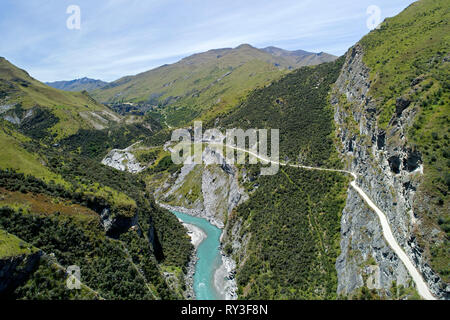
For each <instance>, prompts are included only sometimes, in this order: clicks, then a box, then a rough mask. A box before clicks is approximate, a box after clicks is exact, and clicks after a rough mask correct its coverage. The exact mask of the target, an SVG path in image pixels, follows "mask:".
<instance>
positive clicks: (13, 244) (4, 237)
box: [0, 229, 37, 259]
mask: <svg viewBox="0 0 450 320" xmlns="http://www.w3.org/2000/svg"><path fill="white" fill-rule="evenodd" d="M36 251H37V249H36V248H34V247H33V246H31V245H29V244H28V243H26V242H24V241H22V240H21V239H19V238H17V237H16V236H14V235H12V234H9V233H8V232H6V231H5V230H1V229H0V259H4V258H9V257H15V256H19V255H23V254H25V255H28V254H31V253H34V252H36Z"/></svg>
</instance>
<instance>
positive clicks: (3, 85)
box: [0, 0, 450, 300]
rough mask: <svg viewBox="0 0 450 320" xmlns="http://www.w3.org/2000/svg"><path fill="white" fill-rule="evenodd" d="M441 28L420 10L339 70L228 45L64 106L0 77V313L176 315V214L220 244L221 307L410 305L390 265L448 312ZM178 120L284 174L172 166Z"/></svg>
mask: <svg viewBox="0 0 450 320" xmlns="http://www.w3.org/2000/svg"><path fill="white" fill-rule="evenodd" d="M449 21H450V16H449V11H448V5H447V1H445V0H421V1H417V2H414V3H413V4H411V5H410V6H408V7H407V8H406V9H405V10H404V11H403V12H401V13H400V14H398V15H397V16H395V17H392V18H388V19H386V20H385V21H383V22H382V23H381V24H380V26H379V27H378V28H376V29H374V30H372V31H371V32H369V33H368V34H367V35H366V36H364V37H363V38H362V39H361V40H360V41H358V42H357V43H356V44H355V45H353V46H352V47H351V48H349V49H348V51H347V52H346V53H345V54H344V55H343V56H342V57H339V58H337V57H334V56H331V55H328V54H326V53H318V54H315V53H308V52H304V51H301V50H298V51H286V50H283V49H279V48H276V47H267V48H264V49H257V48H254V47H252V46H250V45H247V44H244V45H241V46H238V47H236V48H224V49H215V50H210V51H207V52H204V53H199V54H195V55H192V56H189V57H186V58H184V59H182V60H180V61H179V62H177V63H174V64H171V65H164V66H161V67H159V68H156V69H153V70H150V71H147V72H144V73H141V74H138V75H135V76H127V77H123V78H121V79H118V80H116V81H113V82H111V83H108V84H104V83H97V80H93V81H91V80H89V79H85V78H84V79H79V80H74V81H71V82H72V83H71V84H69V83H61V84H58V86H62V87H64V88H65V89H67V88H71V90H74V91H78V90H82V91H80V92H71V91H63V90H59V89H56V88H52V87H50V86H48V85H46V84H43V83H41V82H39V81H38V80H36V79H34V78H32V77H31V76H30V75H29V74H28V73H27V72H26V71H25V70H22V69H20V68H18V67H17V66H14V65H13V64H11V63H10V62H9V61H8V60H6V59H5V58H0V145H1V147H2V152H1V153H0V297H2V298H3V297H5V298H9V299H11V298H13V299H144V300H146V299H193V298H195V292H194V291H193V281H194V280H193V278H194V276H193V275H194V272H195V261H196V259H195V254H196V251H195V250H196V249H195V242H194V243H193V241H191V238H190V236H192V231H191V232H189V233H188V230H187V229H186V227H185V226H183V224H182V223H181V222H180V221H179V220H178V219H177V218H176V217H175V215H173V214H172V213H171V212H170V211H169V210H172V211H173V210H175V211H179V212H184V213H188V214H190V215H193V216H196V217H201V218H205V219H207V220H208V221H209V222H211V223H213V224H215V225H216V226H218V227H219V228H221V229H222V235H221V237H220V246H219V247H218V249H217V250H218V252H219V254H220V255H218V256H221V259H222V261H223V262H224V263H223V266H224V268H225V269H226V270H225V277H224V280H223V282H224V283H226V285H225V286H224V288H221V289H223V290H224V291H226V292H227V297H231V298H233V299H234V298H238V299H257V300H261V299H283V300H285V299H320V300H323V299H393V300H406V299H420V298H424V295H423V292H422V291H420V290H419V287H418V285H417V281H416V279H415V278H414V277H413V276H412V273H411V270H410V268H409V269H408V268H407V267H406V265H405V264H404V263H403V262H402V261H403V260H402V258H404V259H408V261H410V264H411V266H412V268H413V269H414V270H416V272H418V274H419V277H420V278H421V279H422V280H423V282H424V283H425V288H426V290H427V291H429V292H430V295H431V296H432V297H433V298H437V299H448V298H449V296H450V289H449V288H450V285H449V283H450V270H449V248H450V243H449V237H450V236H449V235H450V216H449V215H450V210H449V187H450V175H449V172H450V160H449V159H450V149H449V138H448V137H449V130H450V129H449V127H448V124H449V119H450V108H449V107H448V106H449V105H450V90H449V88H450V85H449V77H448V75H449V73H448V71H449V70H450V67H449V63H450V57H449V44H450V34H449V33H448V29H449V27H448V22H449ZM83 82H84V84H85V85H86V84H88V83H89V86H88V87H86V86H85V87H80V86H81V85H82V83H83ZM91 84H92V85H93V86H92V87H91ZM99 85H101V87H97V88H96V89H94V87H95V86H99ZM88 89H89V92H87V91H88ZM91 89H92V91H91ZM133 108H135V109H138V110H140V112H139V113H136V112H134V111H136V110H134V109H133ZM142 110H145V111H142ZM116 111H117V112H116ZM193 120H203V124H204V129H210V128H218V129H220V130H225V129H230V128H242V129H244V130H245V129H251V128H260V129H270V128H277V129H279V133H280V145H279V147H280V148H279V151H280V162H283V163H284V164H287V165H285V166H280V168H279V171H278V172H277V173H276V174H274V175H272V176H264V175H261V174H260V165H252V164H234V163H226V162H225V163H223V164H222V165H219V166H214V165H193V164H189V163H186V164H175V163H173V162H172V160H171V150H172V149H171V148H172V147H173V144H174V143H175V142H173V141H170V140H171V133H172V131H173V129H175V128H180V127H183V128H188V129H190V130H191V129H192V122H193ZM201 150H202V152H204V156H205V158H208V157H209V156H210V154H209V153H208V152H211V150H210V149H209V147H208V146H207V145H204V144H202V149H201ZM215 156H217V155H215ZM290 165H293V166H290ZM316 169H320V170H316ZM349 173H350V174H349ZM355 185H356V186H358V188H359V189H360V190H362V192H363V193H364V194H365V195H366V196H367V198H369V199H370V201H372V202H373V203H374V204H375V206H376V207H377V208H378V210H379V211H381V212H382V214H383V215H385V217H386V221H387V224H388V228H386V226H385V225H382V223H381V220H380V219H379V218H378V212H375V211H373V207H371V206H368V205H367V200H365V199H364V198H363V197H361V193H359V192H358V189H356V188H355V187H354V186H355ZM386 229H389V232H391V234H392V238H393V239H394V241H395V243H396V244H397V246H398V248H400V249H398V248H397V249H394V248H393V246H392V245H391V244H390V242H389V241H388V239H387V237H386ZM399 250H400V251H401V252H403V254H404V257H403V256H401V257H402V258H400V256H399V255H398V252H399ZM74 265H75V266H80V267H81V272H82V278H81V290H67V289H66V274H67V272H68V268H69V266H74ZM408 266H409V265H408Z"/></svg>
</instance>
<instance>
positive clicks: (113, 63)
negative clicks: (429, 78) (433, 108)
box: [0, 0, 414, 81]
mask: <svg viewBox="0 0 450 320" xmlns="http://www.w3.org/2000/svg"><path fill="white" fill-rule="evenodd" d="M412 2H414V1H412V0H379V1H377V0H339V1H337V0H237V1H236V0H95V1H93V0H70V1H68V0H0V56H3V57H5V58H6V59H8V60H9V61H10V62H11V63H13V64H15V65H17V66H19V67H20V68H22V69H25V70H27V71H28V72H29V73H30V74H31V75H32V76H33V77H34V78H36V79H38V80H40V81H56V80H72V79H77V78H81V77H89V78H94V79H101V80H104V81H113V80H116V79H118V78H120V77H122V76H126V75H134V74H137V73H139V72H144V71H147V70H150V69H153V68H155V67H157V66H160V65H162V64H166V63H174V62H176V61H178V60H180V59H181V58H183V57H186V56H189V55H191V54H194V53H198V52H204V51H207V50H210V49H217V48H226V47H236V46H238V45H240V44H242V43H248V44H251V45H252V46H255V47H257V48H263V47H266V46H277V47H280V48H283V49H287V50H298V49H302V50H307V51H312V52H321V51H323V52H327V53H331V54H334V55H342V54H344V53H345V52H346V50H347V49H348V48H349V47H351V46H352V45H353V44H355V43H356V42H357V41H358V40H359V39H360V38H361V37H362V36H364V35H365V34H367V33H368V32H369V31H370V29H369V27H368V22H369V26H370V24H372V25H373V22H374V21H377V12H379V13H380V14H379V17H380V19H381V21H382V20H383V19H384V18H385V17H391V16H394V15H396V14H398V13H399V12H401V11H402V10H403V9H404V8H406V7H407V6H408V5H409V4H411V3H412ZM72 5H75V6H78V8H79V9H80V15H79V17H80V19H79V21H80V24H79V26H80V28H79V29H78V28H76V27H77V25H76V21H77V20H76V19H75V18H76V16H74V11H69V13H67V9H68V7H69V6H72ZM371 6H376V7H377V8H378V9H379V11H377V10H375V11H371V8H372V7H371ZM68 20H69V21H68ZM68 22H69V26H70V28H69V27H68ZM74 26H75V28H74Z"/></svg>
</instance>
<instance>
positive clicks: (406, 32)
mask: <svg viewBox="0 0 450 320" xmlns="http://www.w3.org/2000/svg"><path fill="white" fill-rule="evenodd" d="M449 21H450V9H449V3H448V1H445V0H420V1H417V2H415V3H413V4H412V5H411V6H409V7H408V8H407V9H406V10H404V11H403V12H402V13H400V14H399V15H397V16H395V17H393V18H390V19H386V21H385V22H383V24H382V25H381V26H380V28H379V29H378V30H375V31H373V32H371V33H370V34H368V35H367V36H365V37H364V38H363V39H362V40H361V41H360V44H361V45H362V46H363V48H364V60H363V61H364V63H365V64H366V65H367V66H368V67H369V68H370V77H371V80H372V85H371V89H370V92H369V93H370V94H371V95H372V96H373V97H374V98H375V99H377V101H378V105H379V110H378V125H379V127H381V128H384V129H386V130H387V131H388V130H391V129H392V128H393V127H394V126H395V123H394V122H393V121H392V119H395V109H396V99H397V98H398V97H403V98H404V99H407V100H409V101H410V106H409V107H408V108H410V109H413V108H414V109H416V115H415V117H414V122H413V123H412V124H411V126H410V127H409V131H408V135H407V137H406V138H407V142H408V144H409V145H410V146H411V147H412V148H413V149H415V150H418V151H419V152H420V153H421V154H422V159H423V162H424V177H423V179H424V181H423V183H422V184H421V186H420V189H419V190H418V192H417V194H416V199H417V201H416V204H415V212H416V213H417V214H419V215H420V216H421V217H422V218H423V219H424V221H425V225H424V226H422V228H424V230H428V231H426V232H425V233H424V234H423V235H420V234H418V236H419V242H420V244H421V245H422V247H423V248H425V255H426V256H427V257H428V258H429V259H430V261H431V265H432V267H433V269H434V270H435V271H437V272H438V273H439V274H440V275H441V276H442V278H443V280H444V281H446V282H448V281H449V280H450V268H449V264H448V257H449V255H450V245H449V237H450V210H449V203H450V202H449V200H450V197H449V187H450V146H449V135H450V127H449V123H450V107H449V106H450V63H449V60H450V56H449V54H450V53H449V50H450V26H449ZM425 204H426V205H425ZM433 228H438V229H441V230H443V231H444V236H440V237H439V239H438V240H436V239H434V240H432V239H431V238H430V237H431V233H432V232H431V230H432V229H433Z"/></svg>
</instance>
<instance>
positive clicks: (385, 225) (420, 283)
mask: <svg viewBox="0 0 450 320" xmlns="http://www.w3.org/2000/svg"><path fill="white" fill-rule="evenodd" d="M203 142H204V143H208V144H210V145H216V146H220V144H217V143H211V142H210V141H203ZM222 146H225V147H226V148H231V149H234V150H238V151H242V152H246V153H248V154H251V155H252V156H254V157H256V158H258V159H260V160H262V161H263V162H266V163H273V164H276V165H280V166H288V167H293V168H301V169H307V170H319V171H331V172H341V173H345V174H350V175H351V176H352V177H353V178H354V180H353V181H352V182H350V185H351V186H352V187H353V189H355V190H356V191H357V192H358V194H359V195H360V196H361V198H362V199H363V200H364V201H365V202H366V203H367V205H368V206H369V207H370V208H371V209H372V210H373V211H375V213H376V214H377V216H378V219H379V220H380V223H381V227H382V230H383V236H384V239H385V240H386V242H387V243H388V245H389V246H390V247H391V248H392V250H393V251H394V252H395V254H396V255H397V256H398V257H399V258H400V260H401V261H402V262H403V264H404V265H405V267H406V269H407V270H408V273H409V275H410V276H411V278H412V279H413V281H414V282H415V284H416V289H417V292H418V293H419V295H420V296H421V297H422V298H424V299H426V300H436V298H435V297H434V296H433V294H432V293H431V291H430V289H429V288H428V286H427V284H426V282H425V281H424V280H423V278H422V275H421V274H420V272H419V271H418V270H417V268H416V267H415V266H414V264H413V263H412V261H411V259H410V258H409V257H408V256H407V255H406V253H405V251H404V250H403V249H402V248H401V247H400V245H399V244H398V242H397V240H396V239H395V237H394V235H393V234H392V230H391V227H390V225H389V222H388V219H387V217H386V215H385V214H384V212H383V211H381V210H380V209H379V208H378V207H377V206H376V205H375V203H374V202H373V201H372V200H371V199H370V198H369V196H368V195H367V194H366V193H365V192H364V191H363V190H362V189H361V188H360V187H359V186H358V185H357V184H356V181H357V178H358V177H357V175H356V174H355V173H353V172H350V171H347V170H339V169H328V168H320V167H310V166H303V165H296V164H287V163H283V162H279V161H274V160H271V159H267V158H265V157H262V156H260V155H259V154H256V153H254V152H252V151H250V150H246V149H242V148H239V147H235V146H230V145H222Z"/></svg>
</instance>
